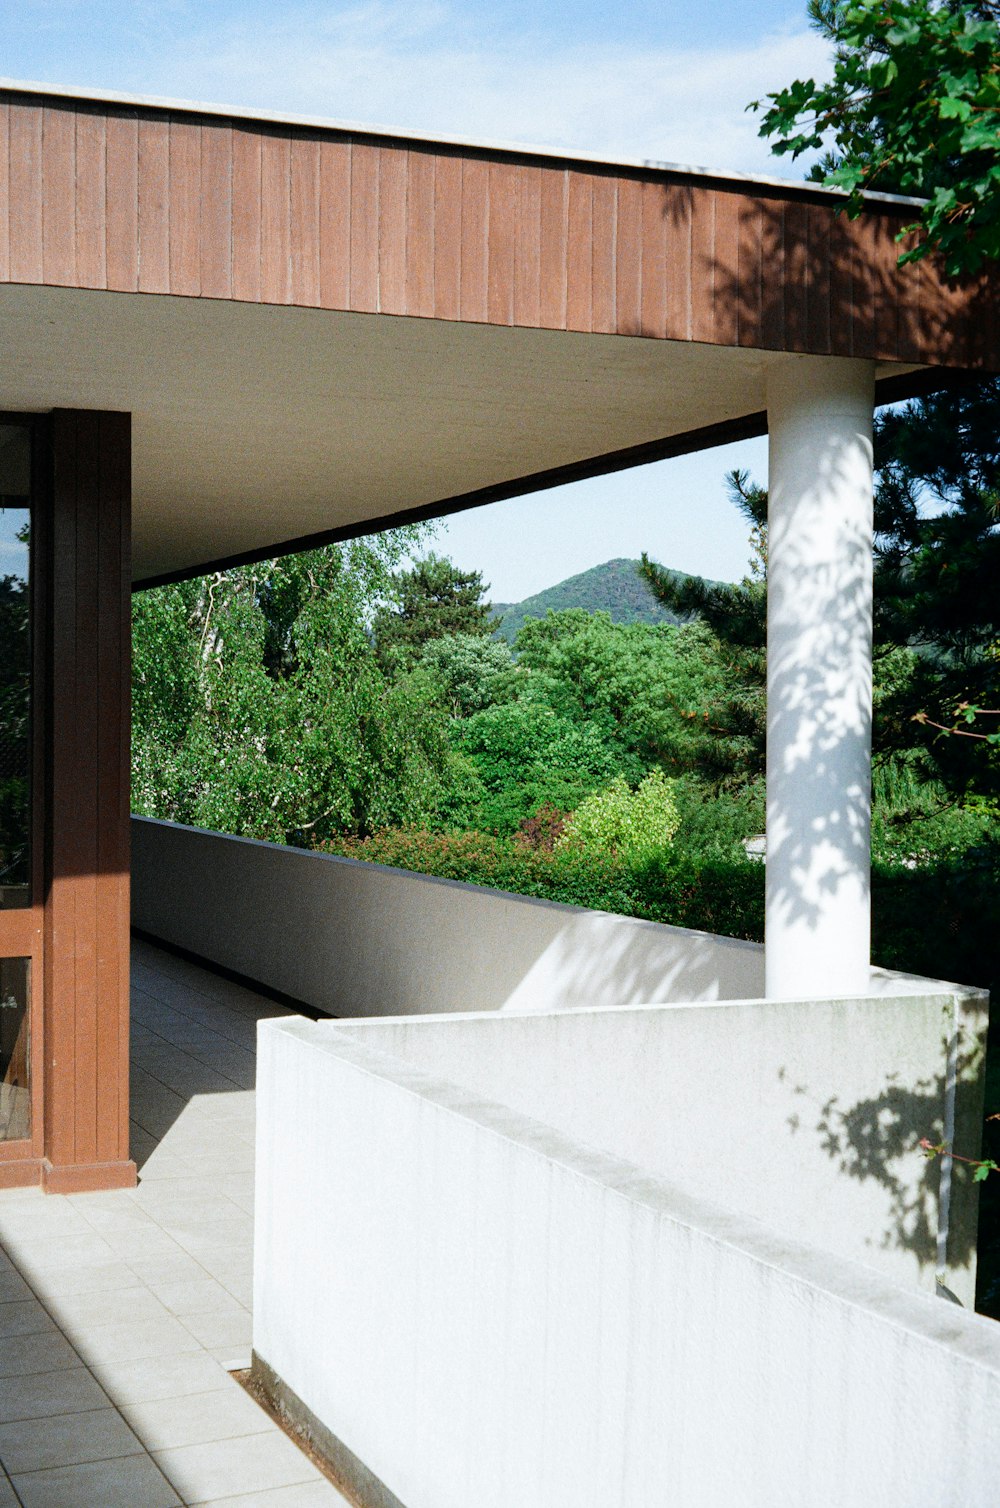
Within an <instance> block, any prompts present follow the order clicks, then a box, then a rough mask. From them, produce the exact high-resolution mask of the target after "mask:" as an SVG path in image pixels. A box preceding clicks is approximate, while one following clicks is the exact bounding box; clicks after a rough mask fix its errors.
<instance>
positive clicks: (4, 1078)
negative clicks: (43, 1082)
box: [0, 958, 31, 1142]
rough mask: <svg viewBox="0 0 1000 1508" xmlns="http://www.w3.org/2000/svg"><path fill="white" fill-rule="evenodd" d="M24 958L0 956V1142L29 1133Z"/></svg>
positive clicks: (26, 966)
mask: <svg viewBox="0 0 1000 1508" xmlns="http://www.w3.org/2000/svg"><path fill="white" fill-rule="evenodd" d="M30 969H31V964H30V962H29V960H28V959H27V958H0V1142H4V1141H27V1139H28V1138H29V1137H30V1135H31V1086H30V1084H29V1079H28V1075H29V1068H30V1063H29V1058H30V1052H29V1041H28V987H29V983H30V980H29V974H30Z"/></svg>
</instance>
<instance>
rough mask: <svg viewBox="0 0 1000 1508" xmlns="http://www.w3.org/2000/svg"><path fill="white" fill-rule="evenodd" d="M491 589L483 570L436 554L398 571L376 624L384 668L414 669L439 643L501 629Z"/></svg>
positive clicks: (377, 614) (378, 650) (378, 648)
mask: <svg viewBox="0 0 1000 1508" xmlns="http://www.w3.org/2000/svg"><path fill="white" fill-rule="evenodd" d="M487 590H488V588H487V585H486V583H485V582H484V581H483V577H482V572H481V571H461V570H459V568H458V566H456V565H454V564H453V562H452V561H450V560H446V559H444V558H443V557H442V556H440V555H435V554H433V552H432V553H431V554H429V555H427V556H425V557H424V559H423V560H418V561H417V562H416V564H415V565H413V566H412V567H411V568H410V569H409V570H400V571H397V572H396V573H395V576H394V578H393V580H392V583H391V584H390V592H389V600H388V601H386V602H384V603H383V604H382V605H381V606H380V607H379V608H378V610H377V612H376V614H375V618H374V621H373V624H372V632H373V635H374V639H375V646H376V650H377V652H378V658H379V664H380V665H381V666H382V668H383V669H384V670H386V671H389V672H393V671H396V670H399V669H405V670H409V669H412V667H413V666H414V665H415V664H416V662H417V660H418V659H419V657H420V654H421V651H422V650H423V648H424V646H425V645H426V644H429V643H430V642H431V641H432V640H434V639H443V638H444V637H445V636H446V635H450V634H480V635H489V634H491V633H492V632H493V630H494V628H495V626H496V624H495V622H494V620H493V618H492V617H491V614H490V607H489V604H488V603H487V602H485V601H484V600H483V599H484V596H485V593H486V591H487Z"/></svg>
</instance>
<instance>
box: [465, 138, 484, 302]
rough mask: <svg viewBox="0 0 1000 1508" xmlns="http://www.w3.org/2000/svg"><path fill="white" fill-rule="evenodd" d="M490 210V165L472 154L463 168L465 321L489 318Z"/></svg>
mask: <svg viewBox="0 0 1000 1508" xmlns="http://www.w3.org/2000/svg"><path fill="white" fill-rule="evenodd" d="M489 213H490V175H489V164H488V163H485V162H483V161H481V160H480V159H479V158H477V157H470V158H469V159H468V160H467V161H466V162H465V163H464V164H463V169H462V284H461V313H462V318H463V319H464V320H473V321H476V322H482V321H485V319H486V317H487V287H488V241H489Z"/></svg>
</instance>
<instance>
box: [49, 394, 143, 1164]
mask: <svg viewBox="0 0 1000 1508" xmlns="http://www.w3.org/2000/svg"><path fill="white" fill-rule="evenodd" d="M52 450H53V497H52V507H51V519H52V526H51V528H52V550H51V560H52V567H51V569H52V591H51V594H50V598H49V600H50V603H51V606H50V608H49V613H50V618H49V625H48V627H49V634H50V639H51V644H52V664H53V667H54V669H53V677H52V682H51V685H50V687H49V694H50V697H51V718H50V727H51V737H50V752H49V758H48V773H47V781H48V786H49V789H48V792H47V798H48V806H49V813H50V823H49V832H50V838H49V843H48V855H47V868H48V875H47V878H48V885H47V900H46V920H45V935H46V969H45V979H46V984H45V991H44V993H45V1043H46V1047H45V1082H46V1097H45V1151H46V1156H47V1158H48V1160H49V1163H50V1164H51V1169H50V1173H49V1180H48V1181H49V1186H50V1187H58V1186H59V1185H58V1182H57V1180H58V1179H59V1178H60V1177H64V1176H65V1177H68V1178H69V1179H70V1180H72V1186H73V1187H77V1188H79V1187H88V1186H89V1187H108V1186H119V1185H121V1184H122V1183H127V1182H131V1181H134V1170H133V1169H131V1165H130V1164H129V1163H128V1123H127V1105H128V1064H127V1057H126V1055H125V1054H126V1049H127V1043H128V959H129V951H128V950H129V933H128V827H129V815H128V774H129V769H128V765H129V760H128V725H129V677H128V669H129V666H128V659H129V617H128V603H129V569H128V566H129V493H130V485H129V419H128V415H125V414H98V413H85V412H69V411H65V410H63V411H58V410H57V411H56V413H55V414H54V415H53V419H52Z"/></svg>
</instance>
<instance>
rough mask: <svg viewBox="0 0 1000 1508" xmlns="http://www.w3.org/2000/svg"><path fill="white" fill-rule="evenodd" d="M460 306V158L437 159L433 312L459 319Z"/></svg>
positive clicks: (441, 317)
mask: <svg viewBox="0 0 1000 1508" xmlns="http://www.w3.org/2000/svg"><path fill="white" fill-rule="evenodd" d="M461 307H462V159H461V158H460V157H458V156H453V155H450V154H448V155H444V156H441V157H439V158H438V161H437V172H436V174H435V177H434V313H435V315H436V317H437V318H438V319H458V317H459V314H460V312H461Z"/></svg>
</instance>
